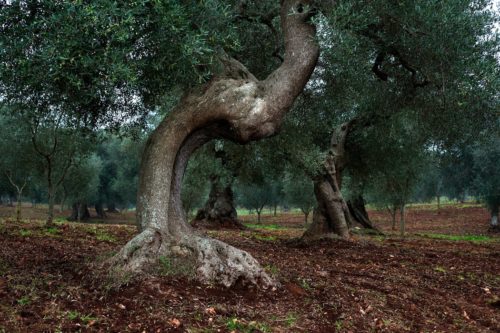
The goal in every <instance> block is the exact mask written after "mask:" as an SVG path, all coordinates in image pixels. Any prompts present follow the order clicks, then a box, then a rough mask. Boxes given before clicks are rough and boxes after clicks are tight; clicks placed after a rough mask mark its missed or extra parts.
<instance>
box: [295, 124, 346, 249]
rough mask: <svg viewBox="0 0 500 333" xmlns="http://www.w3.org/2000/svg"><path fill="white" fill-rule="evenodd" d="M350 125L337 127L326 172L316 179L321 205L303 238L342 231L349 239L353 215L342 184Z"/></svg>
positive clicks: (326, 160)
mask: <svg viewBox="0 0 500 333" xmlns="http://www.w3.org/2000/svg"><path fill="white" fill-rule="evenodd" d="M347 131H348V125H347V124H343V125H342V126H341V127H340V128H339V129H338V130H336V131H334V133H333V135H332V140H331V144H330V150H329V151H328V156H327V157H326V159H325V162H324V166H323V172H322V173H321V174H320V175H319V176H317V177H316V179H314V194H315V196H316V200H317V202H318V207H317V208H316V209H314V211H313V222H312V224H311V225H310V226H309V228H308V229H307V230H306V232H305V233H304V235H303V236H302V239H304V240H314V239H321V238H325V237H329V236H332V235H338V236H340V237H341V238H344V239H349V238H350V233H349V225H350V224H351V216H350V214H349V208H348V207H347V203H346V202H345V200H344V198H343V196H342V193H341V192H340V186H341V182H342V174H341V171H342V169H343V168H344V166H345V163H346V159H345V138H346V135H347Z"/></svg>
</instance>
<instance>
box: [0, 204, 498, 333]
mask: <svg viewBox="0 0 500 333" xmlns="http://www.w3.org/2000/svg"><path fill="white" fill-rule="evenodd" d="M8 209H10V208H3V207H2V208H1V209H0V216H4V217H3V218H1V219H0V332H9V333H10V332H191V333H201V332H206V333H208V332H242V333H250V332H324V333H326V332H353V333H354V332H355V333H357V332H429V333H430V332H500V237H499V236H498V235H494V234H490V233H488V230H487V227H488V224H487V223H488V215H487V212H486V211H485V210H484V209H483V208H480V207H475V206H472V207H469V206H447V207H444V208H443V209H441V210H440V211H439V212H438V211H437V210H435V209H434V208H432V207H416V208H411V209H409V212H408V226H407V230H408V231H409V235H408V236H407V237H406V238H405V239H401V238H399V236H397V235H396V234H391V233H390V229H391V225H390V221H389V218H388V216H387V214H385V213H384V212H377V211H372V212H370V216H371V217H372V219H373V220H374V222H375V223H376V224H377V226H378V227H380V228H381V229H382V230H384V231H386V232H388V233H387V235H386V236H369V235H355V236H354V239H353V240H352V241H349V242H346V241H339V240H337V241H324V242H320V243H316V244H314V245H311V246H307V247H304V246H297V245H294V243H291V242H290V239H292V238H294V237H298V236H300V235H301V233H302V232H303V226H302V224H303V217H302V216H300V215H293V214H285V215H280V216H277V217H273V216H265V217H264V220H263V224H262V226H259V227H257V228H256V227H254V226H253V227H252V228H250V229H249V230H244V231H240V230H238V231H236V230H235V231H232V230H229V231H224V230H218V231H207V233H208V234H209V235H210V236H212V237H216V238H219V239H221V240H223V241H226V242H228V243H230V244H232V245H234V246H237V247H239V248H242V249H244V250H246V251H248V252H250V253H251V254H252V255H253V256H255V257H256V258H257V259H258V260H259V262H260V263H261V264H262V265H263V266H264V267H265V269H266V270H267V271H268V272H269V274H271V275H273V276H274V277H275V278H276V279H277V280H278V281H280V283H281V285H282V287H281V288H278V289H277V290H258V289H256V288H248V287H241V286H240V287H235V288H231V289H224V288H220V287H217V286H207V285H201V284H199V283H196V282H194V281H191V280H190V279H189V278H186V277H176V276H172V275H170V274H169V271H168V270H160V275H159V276H156V277H150V278H147V279H145V280H143V281H142V282H136V283H132V284H129V285H126V286H124V287H122V288H121V289H119V290H114V289H111V288H110V286H111V284H110V283H109V281H107V280H106V279H104V278H101V277H98V275H97V274H95V273H94V270H93V269H94V268H93V267H94V266H93V265H94V264H95V263H96V262H99V261H102V260H104V259H105V258H107V257H109V256H110V255H112V254H113V253H116V251H117V250H118V249H119V248H120V247H121V246H122V245H123V244H124V243H125V242H126V241H127V240H128V239H130V238H131V237H132V236H133V234H134V233H135V228H134V227H132V226H128V225H116V224H109V225H100V224H87V223H65V222H58V223H57V226H56V227H54V228H50V229H46V228H43V226H42V222H41V221H40V220H37V219H36V218H41V217H43V212H42V211H37V210H36V209H33V211H32V212H31V213H30V212H25V216H27V217H28V218H27V219H26V220H25V221H24V222H22V223H16V222H14V221H13V220H12V219H10V218H7V217H5V216H9V214H10V213H9V210H8ZM30 214H32V216H33V217H32V218H29V217H30ZM37 214H38V215H37ZM39 214H41V215H39ZM61 216H64V214H62V215H61ZM132 218H133V214H132V213H127V214H122V215H120V216H114V217H113V216H110V217H109V218H108V220H107V221H106V222H112V221H118V222H124V221H131V220H132ZM242 219H243V220H244V221H245V222H246V223H253V222H254V219H255V217H254V216H246V217H243V218H242ZM58 221H62V219H58ZM446 235H454V236H457V235H461V236H462V237H461V238H460V237H448V236H446ZM471 235H472V236H471ZM437 238H445V239H437ZM455 239H461V240H455Z"/></svg>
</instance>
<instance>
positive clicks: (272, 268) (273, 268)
mask: <svg viewBox="0 0 500 333" xmlns="http://www.w3.org/2000/svg"><path fill="white" fill-rule="evenodd" d="M264 269H265V270H266V271H267V272H268V273H269V274H271V275H272V276H277V275H278V274H279V272H280V269H279V268H278V267H277V266H275V265H266V266H264Z"/></svg>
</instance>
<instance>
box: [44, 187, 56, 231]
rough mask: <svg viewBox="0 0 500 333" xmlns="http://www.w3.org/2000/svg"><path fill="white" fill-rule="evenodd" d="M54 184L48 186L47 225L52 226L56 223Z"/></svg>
mask: <svg viewBox="0 0 500 333" xmlns="http://www.w3.org/2000/svg"><path fill="white" fill-rule="evenodd" d="M54 192H55V191H54V189H53V187H52V185H49V186H48V198H47V199H48V205H49V207H48V209H47V221H46V222H45V226H46V227H51V226H53V225H54V204H55V199H56V198H55V197H56V195H55V193H54Z"/></svg>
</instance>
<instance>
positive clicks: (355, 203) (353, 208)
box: [347, 195, 381, 233]
mask: <svg viewBox="0 0 500 333" xmlns="http://www.w3.org/2000/svg"><path fill="white" fill-rule="evenodd" d="M347 207H348V208H349V213H350V214H351V217H352V219H353V220H354V221H356V222H358V223H359V224H361V225H362V226H363V228H366V229H371V230H374V231H375V232H377V233H381V231H380V230H378V229H377V228H376V227H375V226H374V225H373V223H372V221H370V218H369V217H368V212H367V211H366V206H365V199H364V198H363V196H362V195H358V196H356V197H354V198H353V199H352V200H349V201H347Z"/></svg>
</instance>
